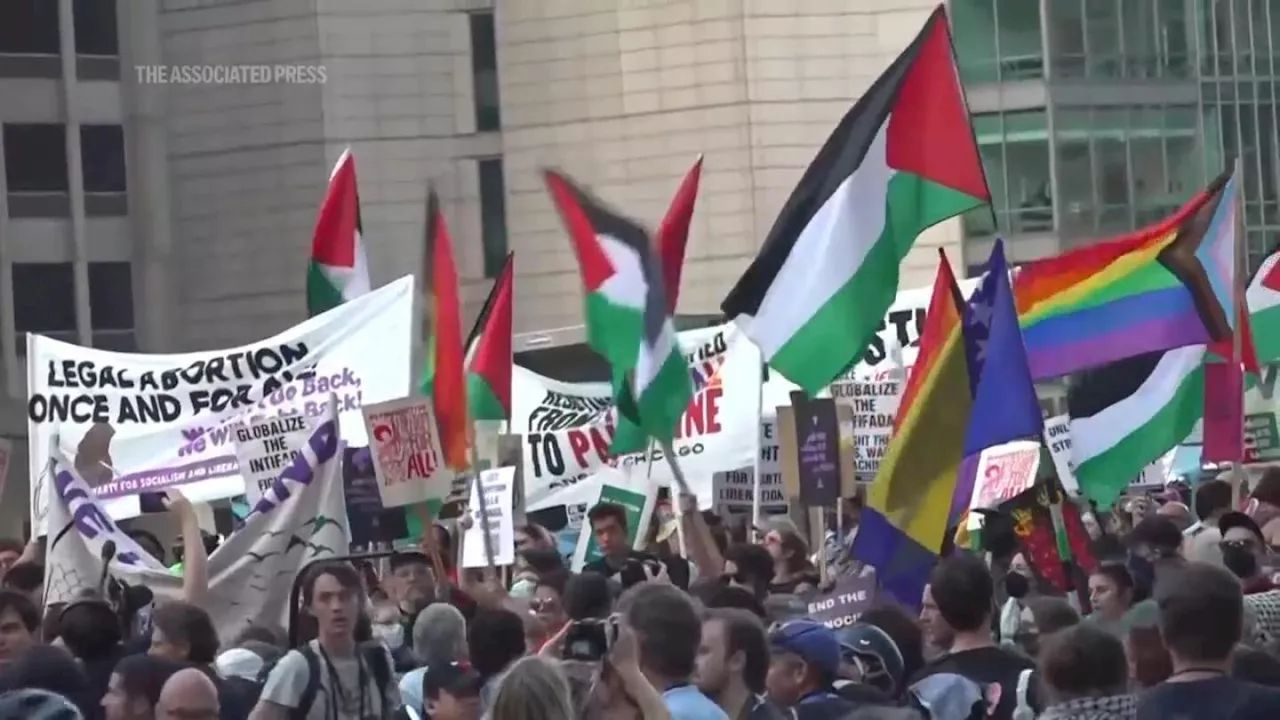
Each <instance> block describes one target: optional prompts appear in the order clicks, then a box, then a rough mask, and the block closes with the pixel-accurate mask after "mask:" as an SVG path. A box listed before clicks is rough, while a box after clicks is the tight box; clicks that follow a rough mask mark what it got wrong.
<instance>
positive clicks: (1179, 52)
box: [1156, 0, 1191, 78]
mask: <svg viewBox="0 0 1280 720" xmlns="http://www.w3.org/2000/svg"><path fill="white" fill-rule="evenodd" d="M1156 3H1157V7H1156V12H1157V16H1158V19H1157V22H1158V23H1159V28H1158V33H1157V35H1156V37H1157V40H1158V41H1159V45H1158V49H1159V64H1160V75H1161V76H1162V77H1175V78H1185V77H1188V76H1189V75H1190V73H1191V36H1190V33H1189V32H1188V30H1187V24H1188V23H1187V8H1188V3H1187V0H1156Z"/></svg>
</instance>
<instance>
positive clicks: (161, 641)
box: [148, 600, 258, 720]
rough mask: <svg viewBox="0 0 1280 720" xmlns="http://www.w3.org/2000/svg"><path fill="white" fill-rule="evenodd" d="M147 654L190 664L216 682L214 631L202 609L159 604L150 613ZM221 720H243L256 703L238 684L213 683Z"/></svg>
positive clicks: (176, 602) (253, 694) (183, 604)
mask: <svg viewBox="0 0 1280 720" xmlns="http://www.w3.org/2000/svg"><path fill="white" fill-rule="evenodd" d="M151 622H152V626H153V630H152V632H151V647H150V649H149V651H148V652H149V653H150V654H151V655H154V656H156V657H159V658H163V659H165V660H170V661H173V662H182V663H190V664H192V665H195V666H197V667H199V668H202V669H204V670H206V671H207V672H208V674H209V675H210V676H211V677H212V678H217V677H218V676H217V670H216V668H215V667H214V664H215V662H216V661H217V659H218V631H217V629H216V628H214V626H213V618H211V617H209V613H208V612H206V611H205V610H204V609H203V608H199V607H196V606H195V605H192V604H190V603H186V602H183V601H180V600H174V601H170V602H167V603H162V604H161V605H160V606H159V607H157V608H156V609H155V612H153V613H152V616H151ZM214 685H215V686H216V688H217V691H218V699H219V705H220V707H221V708H222V714H223V720H245V718H247V717H249V713H250V712H251V711H252V710H253V706H254V704H255V703H256V702H257V700H258V696H257V693H256V692H251V691H250V689H249V688H246V687H245V686H244V685H242V684H240V683H224V682H221V681H218V680H215V681H214Z"/></svg>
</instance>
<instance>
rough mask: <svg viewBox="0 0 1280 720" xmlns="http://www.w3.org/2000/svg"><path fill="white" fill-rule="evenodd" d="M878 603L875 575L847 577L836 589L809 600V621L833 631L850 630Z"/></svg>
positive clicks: (837, 584) (843, 577) (845, 576)
mask: <svg viewBox="0 0 1280 720" xmlns="http://www.w3.org/2000/svg"><path fill="white" fill-rule="evenodd" d="M875 599H876V576H875V574H867V575H843V576H841V577H840V578H839V579H837V580H836V584H835V587H833V588H831V589H830V590H828V591H827V592H824V593H819V594H817V595H814V596H812V597H810V598H809V600H808V604H809V619H811V620H813V621H814V622H820V623H822V624H823V625H826V626H827V627H829V628H831V629H832V630H840V629H843V628H847V627H849V626H850V625H853V624H855V623H857V622H858V618H860V617H862V613H864V612H866V611H867V610H868V609H869V608H870V607H871V604H872V603H873V602H875Z"/></svg>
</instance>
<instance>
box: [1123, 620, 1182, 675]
mask: <svg viewBox="0 0 1280 720" xmlns="http://www.w3.org/2000/svg"><path fill="white" fill-rule="evenodd" d="M1124 653H1125V656H1127V657H1128V658H1129V680H1130V681H1131V682H1132V683H1133V684H1134V685H1135V686H1137V687H1139V688H1144V689H1145V688H1149V687H1155V686H1156V685H1159V684H1160V683H1162V682H1164V681H1165V680H1168V679H1169V676H1170V675H1172V674H1173V661H1172V660H1171V659H1169V650H1168V649H1167V648H1165V646H1164V639H1163V638H1162V637H1160V628H1158V627H1143V626H1138V627H1131V628H1129V631H1128V632H1127V633H1125V635H1124Z"/></svg>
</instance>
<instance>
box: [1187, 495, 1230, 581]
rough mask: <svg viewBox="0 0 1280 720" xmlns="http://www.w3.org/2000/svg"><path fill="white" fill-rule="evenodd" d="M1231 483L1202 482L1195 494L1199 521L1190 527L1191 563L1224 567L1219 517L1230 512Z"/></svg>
mask: <svg viewBox="0 0 1280 720" xmlns="http://www.w3.org/2000/svg"><path fill="white" fill-rule="evenodd" d="M1231 496H1232V489H1231V483H1229V482H1227V481H1226V480H1210V481H1208V482H1205V483H1201V484H1200V486H1199V487H1197V488H1196V492H1195V507H1193V508H1192V509H1193V510H1195V513H1196V517H1197V518H1199V519H1200V521H1199V522H1197V523H1196V524H1195V525H1192V526H1191V527H1189V528H1187V531H1186V533H1185V536H1186V540H1185V542H1184V547H1185V551H1184V553H1183V554H1184V555H1185V556H1186V558H1187V559H1188V560H1198V561H1201V562H1211V563H1214V564H1216V565H1221V564H1222V550H1221V549H1220V548H1219V547H1218V544H1219V543H1221V542H1222V532H1221V531H1220V530H1219V529H1218V518H1220V517H1221V516H1222V515H1223V514H1225V513H1227V512H1229V511H1230V510H1231Z"/></svg>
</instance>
